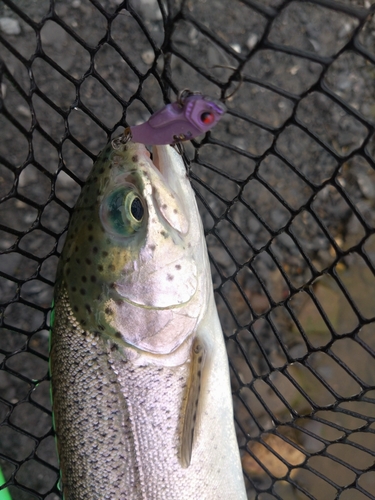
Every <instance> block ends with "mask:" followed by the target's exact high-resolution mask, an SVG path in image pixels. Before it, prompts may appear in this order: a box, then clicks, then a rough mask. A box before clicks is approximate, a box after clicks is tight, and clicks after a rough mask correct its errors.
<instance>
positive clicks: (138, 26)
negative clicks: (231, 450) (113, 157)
mask: <svg viewBox="0 0 375 500" xmlns="http://www.w3.org/2000/svg"><path fill="white" fill-rule="evenodd" d="M374 10H375V5H374V3H373V2H370V1H368V0H363V1H362V0H343V1H342V2H340V3H339V2H335V1H330V0H315V1H313V0H312V1H310V2H305V1H285V0H284V1H283V0H266V1H262V2H257V1H255V0H242V1H240V0H236V1H232V2H224V1H220V0H210V1H208V0H207V1H198V0H191V1H178V0H175V1H172V0H158V1H156V0H142V1H133V2H128V1H124V2H121V1H118V0H91V1H89V0H69V1H54V0H51V1H47V0H40V1H38V2H36V1H35V2H30V1H26V0H18V1H17V2H12V1H10V0H3V2H2V3H1V5H0V84H1V94H0V132H1V133H0V197H1V198H0V201H1V204H0V250H1V258H0V293H1V296H0V311H1V316H0V317H1V321H2V324H1V333H0V368H1V370H0V466H1V469H2V473H3V475H4V478H5V481H6V482H5V483H4V484H3V486H0V498H3V497H4V498H7V497H5V496H4V491H8V493H10V494H11V495H12V498H13V499H16V500H23V499H30V498H40V499H48V500H53V499H58V498H60V493H59V490H58V488H57V480H58V463H57V458H56V451H55V441H54V434H53V430H52V415H51V406H50V400H49V379H48V331H49V323H50V317H49V311H50V304H51V299H52V291H53V284H54V278H55V271H56V265H57V261H58V258H59V255H60V251H61V249H62V245H63V241H64V237H65V234H66V229H67V224H68V221H69V218H70V215H71V213H72V208H73V206H74V204H75V201H76V199H77V197H78V194H79V192H80V189H81V187H82V185H83V183H84V181H85V179H86V177H87V175H88V172H89V171H90V168H91V166H92V161H93V160H94V159H95V158H96V157H97V155H98V153H99V152H100V150H102V149H103V147H104V146H105V144H106V143H107V141H108V139H109V138H110V137H111V136H115V135H116V134H118V133H119V132H120V131H122V130H123V127H125V126H129V125H137V124H139V123H141V122H143V121H146V120H147V119H148V118H149V116H150V115H151V114H152V113H153V112H155V111H156V110H158V109H160V108H161V107H162V106H163V105H164V104H165V103H168V102H171V101H172V102H173V101H175V100H176V95H177V93H178V92H179V91H181V90H183V89H184V88H186V87H188V88H189V89H190V90H193V91H194V90H196V91H199V92H202V93H203V94H206V95H209V96H212V97H214V98H223V97H224V96H226V95H229V94H230V93H231V92H232V91H233V90H235V89H236V88H237V91H236V92H235V93H234V95H233V96H232V97H231V98H229V99H228V100H227V101H226V106H227V109H228V111H227V113H226V114H225V116H224V117H223V118H222V120H221V121H220V122H219V124H218V125H217V127H216V128H215V129H213V131H211V132H209V133H207V134H206V135H202V136H200V137H199V138H198V139H196V140H194V141H193V142H192V143H186V145H185V153H186V159H187V161H188V162H189V175H190V178H191V181H192V184H193V187H194V189H195V191H196V195H197V198H198V203H199V208H200V211H201V216H202V219H203V223H204V227H205V232H206V236H207V244H208V249H209V254H210V259H211V270H212V275H213V280H214V288H215V295H216V301H217V305H218V311H219V315H220V319H221V323H222V326H223V330H224V335H225V340H226V345H227V350H228V355H229V362H230V368H231V379H232V389H233V401H234V412H235V422H236V430H237V436H238V442H239V446H240V451H241V456H242V465H243V470H244V475H245V480H246V486H247V491H248V498H249V499H251V500H253V499H254V500H255V499H257V500H273V499H285V500H293V499H296V500H300V499H307V498H309V499H316V500H330V499H332V500H333V499H336V498H340V499H342V500H345V499H350V500H362V499H366V498H370V499H371V498H372V499H374V498H375V486H374V485H375V471H374V466H373V464H374V458H375V451H374V450H375V359H374V358H375V340H374V339H375V337H374V330H375V326H374V320H375V277H374V268H375V235H374V232H375V231H374V228H375V207H374V200H375V171H374V168H375V135H374V132H375V127H374V125H375V90H374V89H375V86H374V78H375V51H374V47H375V21H374ZM240 83H241V85H239V84H240ZM224 473H225V472H224V471H223V474H224ZM5 486H7V490H5V489H4V488H5ZM2 495H3V496H2Z"/></svg>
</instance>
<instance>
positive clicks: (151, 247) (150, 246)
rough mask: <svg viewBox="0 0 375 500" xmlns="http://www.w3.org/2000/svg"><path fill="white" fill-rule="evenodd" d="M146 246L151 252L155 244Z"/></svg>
mask: <svg viewBox="0 0 375 500" xmlns="http://www.w3.org/2000/svg"><path fill="white" fill-rule="evenodd" d="M148 248H149V249H150V250H151V251H152V252H153V251H154V250H155V248H156V246H155V245H149V246H148Z"/></svg>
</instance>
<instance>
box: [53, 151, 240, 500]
mask: <svg viewBox="0 0 375 500" xmlns="http://www.w3.org/2000/svg"><path fill="white" fill-rule="evenodd" d="M52 323H53V324H52V335H51V352H50V359H51V361H50V363H51V365H50V366H51V380H52V396H53V412H54V423H55V429H56V435H57V444H58V452H59V460H60V467H61V479H62V487H63V493H64V498H65V499H66V500H75V499H77V500H81V499H98V500H99V499H111V500H116V499H119V500H120V499H121V500H123V499H124V500H164V499H168V500H192V499H197V500H198V499H199V500H231V499H233V500H245V499H246V492H245V486H244V480H243V475H242V470H241V463H240V457H239V450H238V444H237V440H236V436H235V431H234V424H233V408H232V398H231V392H230V383H229V372H228V361H227V356H226V351H225V346H224V340H223V334H222V330H221V326H220V322H219V319H218V315H217V310H216V306H215V303H214V298H213V289H212V281H211V277H210V266H209V262H208V257H207V250H206V246H205V240H204V234H203V229H202V224H201V220H200V217H199V213H198V209H197V205H196V201H195V196H194V193H193V191H192V188H191V186H190V182H189V180H188V178H187V176H186V171H185V167H184V163H183V161H182V159H181V157H180V155H179V154H178V153H177V152H176V151H175V150H174V149H173V148H171V147H169V146H158V147H156V148H155V150H154V151H153V159H152V160H151V159H150V157H149V153H148V152H147V150H146V148H144V146H142V145H140V144H134V143H131V142H130V143H128V144H126V145H124V144H119V143H117V144H116V149H114V148H113V147H112V146H111V145H108V146H107V148H106V149H105V150H104V151H103V152H102V153H101V155H100V157H99V159H98V161H97V162H96V163H95V165H94V167H93V171H92V173H91V174H90V176H89V178H88V181H87V183H86V184H85V187H84V188H83V190H82V193H81V196H80V198H79V200H78V202H77V205H76V208H75V211H74V214H73V217H72V221H71V224H70V227H69V231H68V235H67V239H66V242H65V245H64V249H63V252H62V256H61V259H60V263H59V268H58V274H57V282H56V289H55V305H54V312H53V322H52Z"/></svg>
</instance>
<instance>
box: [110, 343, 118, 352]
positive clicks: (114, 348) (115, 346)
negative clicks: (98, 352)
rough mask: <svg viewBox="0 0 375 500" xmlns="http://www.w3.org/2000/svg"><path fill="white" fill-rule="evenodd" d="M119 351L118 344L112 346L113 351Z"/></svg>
mask: <svg viewBox="0 0 375 500" xmlns="http://www.w3.org/2000/svg"><path fill="white" fill-rule="evenodd" d="M117 350H118V345H117V344H112V345H111V351H112V352H113V351H117Z"/></svg>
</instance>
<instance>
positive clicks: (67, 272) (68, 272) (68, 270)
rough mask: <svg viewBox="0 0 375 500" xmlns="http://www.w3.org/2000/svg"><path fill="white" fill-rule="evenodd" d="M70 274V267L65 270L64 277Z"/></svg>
mask: <svg viewBox="0 0 375 500" xmlns="http://www.w3.org/2000/svg"><path fill="white" fill-rule="evenodd" d="M69 274H70V267H68V269H67V270H66V275H67V276H69Z"/></svg>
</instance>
